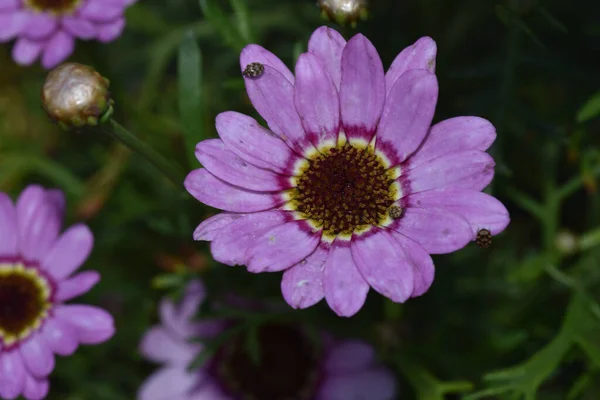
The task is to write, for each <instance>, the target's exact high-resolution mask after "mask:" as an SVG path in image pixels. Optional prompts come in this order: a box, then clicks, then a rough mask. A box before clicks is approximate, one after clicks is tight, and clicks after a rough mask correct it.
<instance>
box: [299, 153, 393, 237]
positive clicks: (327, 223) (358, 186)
mask: <svg viewBox="0 0 600 400" xmlns="http://www.w3.org/2000/svg"><path fill="white" fill-rule="evenodd" d="M392 183H393V179H392V178H391V177H390V175H389V174H388V172H387V169H386V168H385V166H384V165H383V164H382V162H381V160H380V159H379V158H378V157H377V156H376V155H375V154H374V153H373V152H372V151H371V150H370V149H357V148H355V147H353V146H351V145H349V144H346V145H345V146H344V147H341V148H334V149H331V150H330V152H329V153H328V154H320V155H319V156H317V157H316V158H314V159H312V160H311V163H310V166H309V167H308V168H307V169H306V170H305V171H304V172H303V173H302V175H301V176H300V177H299V178H298V180H297V186H296V193H295V196H294V198H295V200H296V201H297V210H298V211H300V212H302V213H304V214H306V216H307V217H308V218H309V219H311V220H313V221H314V222H316V223H317V224H319V225H320V226H322V228H323V232H324V233H325V234H326V235H329V236H335V235H338V234H340V233H344V234H351V233H352V232H353V231H354V230H355V229H357V228H360V227H364V226H366V225H377V224H378V223H379V222H380V221H381V220H382V219H384V218H385V216H386V213H387V210H388V208H389V207H390V206H391V205H392V203H393V202H394V200H393V198H392V194H391V191H390V185H391V184H392Z"/></svg>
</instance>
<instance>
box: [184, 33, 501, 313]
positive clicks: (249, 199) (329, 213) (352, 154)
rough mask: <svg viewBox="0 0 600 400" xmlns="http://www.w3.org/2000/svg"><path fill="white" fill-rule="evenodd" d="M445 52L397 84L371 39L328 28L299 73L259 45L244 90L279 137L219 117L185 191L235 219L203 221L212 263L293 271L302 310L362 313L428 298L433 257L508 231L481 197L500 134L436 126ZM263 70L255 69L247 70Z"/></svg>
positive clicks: (478, 122) (421, 52)
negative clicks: (318, 307) (321, 305)
mask: <svg viewBox="0 0 600 400" xmlns="http://www.w3.org/2000/svg"><path fill="white" fill-rule="evenodd" d="M435 56H436V45H435V42H434V41H433V40H432V39H430V38H427V37H424V38H421V39H419V40H418V41H417V42H416V43H415V44H414V45H413V46H410V47H408V48H406V49H405V50H403V51H402V52H401V53H400V54H399V55H398V56H397V57H396V59H395V60H394V62H393V63H392V66H391V67H390V68H389V70H388V72H387V73H384V70H383V65H382V63H381V60H380V58H379V55H378V54H377V51H376V50H375V48H374V47H373V45H372V44H371V42H369V40H368V39H367V38H365V37H364V36H363V35H360V34H358V35H356V36H354V37H353V38H352V39H350V41H349V42H348V43H346V41H345V40H344V39H343V38H342V37H341V36H340V34H339V33H338V32H336V31H335V30H333V29H330V28H327V27H321V28H319V29H317V30H316V31H315V32H314V33H313V35H312V37H311V39H310V42H309V44H308V52H307V53H304V54H302V55H301V56H300V57H299V59H298V62H297V64H296V70H295V72H296V74H295V76H294V74H292V72H290V70H288V69H287V67H286V66H285V65H284V64H283V62H281V60H279V59H278V58H277V57H276V56H275V55H273V54H272V53H270V52H268V51H267V50H265V49H264V48H262V47H260V46H257V45H250V46H247V47H246V48H245V49H244V50H243V51H242V54H241V67H242V70H244V71H245V74H244V76H245V82H246V89H247V91H248V95H249V97H250V100H251V101H252V104H253V105H254V107H255V108H256V110H257V111H258V113H259V114H260V115H261V116H262V117H263V118H264V119H265V120H266V122H267V124H268V125H269V128H270V130H267V129H265V128H263V127H261V126H260V125H259V124H258V123H257V122H256V121H255V120H254V119H252V118H250V117H247V116H245V115H242V114H239V113H236V112H225V113H222V114H220V115H219V116H217V121H216V127H217V131H218V133H219V136H220V139H209V140H205V141H203V142H201V143H199V144H198V146H197V148H196V156H197V157H198V160H199V161H200V162H201V163H202V165H203V167H204V168H201V169H197V170H195V171H192V172H191V173H190V174H189V175H188V177H187V179H186V181H185V187H186V188H187V190H188V191H189V192H190V193H191V194H192V195H193V196H194V197H196V198H197V199H198V200H200V201H201V202H203V203H205V204H208V205H210V206H212V207H216V208H220V209H222V210H225V211H226V212H224V213H221V214H218V215H216V216H215V217H213V218H210V219H208V220H206V221H204V222H203V223H201V224H200V225H199V226H198V228H197V229H196V231H195V233H194V238H195V239H196V240H209V241H212V243H211V251H212V254H213V256H214V258H215V259H216V260H217V261H219V262H221V263H223V264H227V265H236V264H239V265H247V267H248V270H249V271H251V272H255V273H258V272H266V271H285V273H284V275H283V280H282V284H281V286H282V291H283V295H284V297H285V299H286V300H287V302H288V303H289V304H290V305H291V306H293V307H297V308H304V307H309V306H311V305H313V304H315V303H317V302H318V301H320V300H321V299H322V298H323V297H324V298H325V299H326V300H327V303H328V304H329V306H330V307H331V308H332V309H333V310H334V311H335V312H336V313H337V314H339V315H341V316H350V315H353V314H355V313H356V312H357V311H358V310H359V309H360V308H361V307H362V305H363V303H364V301H365V298H366V296H367V292H368V291H369V287H372V288H373V289H375V290H376V291H377V292H379V293H381V294H383V295H384V296H386V297H388V298H390V299H391V300H393V301H395V302H404V301H406V300H407V299H409V298H410V297H414V296H419V295H421V294H423V293H425V292H426V291H427V290H428V289H429V287H430V285H431V283H432V281H433V277H434V266H433V262H432V260H431V257H430V256H429V255H430V254H443V253H450V252H453V251H455V250H458V249H460V248H462V247H464V246H465V245H467V244H468V243H469V242H470V241H472V240H474V239H475V238H476V237H477V234H478V232H479V231H480V230H482V231H483V232H485V233H488V231H489V233H491V234H497V233H499V232H501V231H502V230H503V229H504V228H505V227H506V226H507V224H508V222H509V216H508V212H507V211H506V208H505V207H504V206H503V205H502V204H501V203H500V202H499V201H498V200H496V199H495V198H493V197H491V196H489V195H487V194H483V193H481V192H480V191H481V190H482V189H483V188H484V187H486V186H487V185H488V184H489V183H490V181H491V180H492V177H493V175H494V160H493V159H492V158H491V157H490V156H489V155H488V154H487V153H486V152H485V150H486V149H487V148H488V147H489V146H490V145H491V144H492V142H493V141H494V139H495V136H496V133H495V130H494V127H493V126H492V124H490V123H489V122H488V121H486V120H485V119H482V118H478V117H458V118H452V119H448V120H445V121H442V122H440V123H438V124H436V125H434V126H431V121H432V118H433V114H434V111H435V106H436V102H437V96H438V83H437V79H436V76H435V74H434V68H435ZM252 63H259V64H261V65H262V68H261V67H260V66H258V65H257V64H255V65H253V66H252V68H248V70H246V67H247V66H248V65H250V64H252Z"/></svg>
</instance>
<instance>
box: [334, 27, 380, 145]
mask: <svg viewBox="0 0 600 400" xmlns="http://www.w3.org/2000/svg"><path fill="white" fill-rule="evenodd" d="M384 101H385V77H384V73H383V65H382V64H381V59H380V58H379V54H377V50H375V47H374V46H373V44H372V43H371V42H370V41H369V39H367V38H366V37H364V36H363V35H361V34H360V33H359V34H358V35H355V36H354V37H353V38H352V39H350V41H349V42H348V44H347V45H346V47H345V48H344V51H343V54H342V81H341V85H340V111H341V116H342V125H343V129H344V132H345V133H346V135H347V136H348V137H349V138H352V137H360V138H363V139H366V140H370V139H371V137H372V136H373V134H374V133H375V128H376V127H377V123H378V122H379V118H380V117H381V112H382V111H383V103H384Z"/></svg>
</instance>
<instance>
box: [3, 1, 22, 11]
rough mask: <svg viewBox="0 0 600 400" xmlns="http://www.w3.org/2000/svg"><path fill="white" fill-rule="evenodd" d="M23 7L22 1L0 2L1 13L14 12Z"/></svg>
mask: <svg viewBox="0 0 600 400" xmlns="http://www.w3.org/2000/svg"><path fill="white" fill-rule="evenodd" d="M20 6H21V0H0V11H2V12H5V11H12V10H15V9H17V8H18V7H20Z"/></svg>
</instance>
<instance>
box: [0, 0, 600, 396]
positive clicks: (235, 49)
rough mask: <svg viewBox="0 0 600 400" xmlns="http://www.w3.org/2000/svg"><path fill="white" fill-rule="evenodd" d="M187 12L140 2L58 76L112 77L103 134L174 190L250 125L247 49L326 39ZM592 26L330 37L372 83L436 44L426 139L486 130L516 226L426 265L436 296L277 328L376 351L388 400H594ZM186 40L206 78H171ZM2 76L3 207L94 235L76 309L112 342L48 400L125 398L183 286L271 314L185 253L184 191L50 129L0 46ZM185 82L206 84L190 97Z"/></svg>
mask: <svg viewBox="0 0 600 400" xmlns="http://www.w3.org/2000/svg"><path fill="white" fill-rule="evenodd" d="M201 3H202V5H203V6H204V12H203V10H202V8H201V7H200V5H199V4H198V3H197V2H196V1H193V0H170V1H162V0H161V1H159V0H141V1H139V3H138V4H136V5H134V6H133V7H131V9H129V10H128V12H127V17H128V26H127V29H126V31H125V33H124V35H123V36H122V37H121V39H120V40H118V41H116V42H114V43H111V44H108V45H102V44H99V43H93V42H89V43H81V42H80V43H78V47H77V50H76V52H75V54H74V55H73V56H72V57H71V58H70V60H71V61H77V62H82V63H86V64H90V65H93V66H94V67H95V68H96V69H97V70H99V71H100V72H101V73H102V74H103V75H104V76H106V77H108V78H109V79H110V80H111V89H112V91H113V94H114V99H115V101H116V112H115V118H116V119H117V120H118V121H120V122H121V123H122V124H123V125H125V126H126V127H127V128H128V129H130V130H131V131H132V132H134V133H136V134H137V135H138V136H140V137H141V138H143V139H144V140H147V141H148V142H149V143H150V144H151V145H152V146H153V147H155V148H156V149H158V150H159V151H160V152H161V153H162V154H164V155H165V156H167V157H169V158H170V159H171V160H172V161H173V162H175V163H178V164H180V165H181V166H182V167H183V168H185V170H189V169H191V168H196V167H197V166H198V165H197V164H196V163H192V157H191V156H192V150H191V148H190V144H191V143H195V142H197V141H198V140H199V139H201V138H206V137H214V136H216V132H215V130H214V117H215V115H216V114H218V113H219V112H222V111H226V110H236V111H240V112H245V113H248V114H252V115H255V113H254V111H253V110H252V108H251V106H250V103H249V101H248V99H247V97H246V94H245V90H244V86H243V81H242V78H241V75H240V73H239V64H238V55H239V50H240V49H241V48H242V47H243V46H244V45H245V44H247V43H249V42H255V43H259V44H261V45H263V46H265V47H267V48H268V49H270V50H272V51H273V52H274V53H276V54H277V55H279V56H280V57H281V58H282V59H283V60H284V61H285V62H286V63H287V64H288V66H293V62H294V60H295V58H296V57H297V55H298V54H300V53H301V52H302V51H305V48H306V43H307V40H308V38H309V36H310V34H311V32H312V31H313V30H314V29H315V28H317V27H318V26H320V25H322V24H324V23H326V22H325V21H324V20H322V19H321V17H320V14H319V11H318V9H317V8H316V6H315V4H314V2H313V1H312V0H246V1H243V0H238V1H237V2H236V1H232V2H231V3H230V2H229V1H225V0H213V1H201ZM232 5H233V7H234V8H235V7H236V6H240V5H246V6H247V10H248V14H247V15H244V14H243V13H241V14H240V12H239V10H240V9H239V8H237V9H236V10H237V13H236V12H234V8H232ZM215 7H216V8H215ZM211 10H212V12H211ZM219 13H222V15H221V17H222V18H219V16H220V15H219ZM598 15H600V3H597V2H593V1H591V0H587V1H585V0H576V1H568V2H567V1H561V0H538V1H536V0H506V1H482V0H456V1H446V0H419V1H414V0H413V1H410V0H378V1H372V6H371V15H370V18H369V19H368V20H367V21H364V22H361V23H359V24H358V26H357V27H356V29H351V28H350V27H345V28H340V27H338V26H335V25H333V24H331V26H333V27H336V28H337V29H341V32H342V33H343V34H344V35H345V36H346V38H349V37H350V36H351V35H353V34H354V33H356V32H362V33H364V34H365V35H366V36H367V37H369V38H370V40H371V41H372V42H373V43H374V44H375V46H376V47H377V49H378V50H379V52H380V54H381V57H382V59H383V62H384V65H385V66H389V64H390V63H391V61H392V60H393V58H394V57H395V55H396V54H397V53H398V52H399V51H400V50H402V49H403V48H404V47H406V46H408V45H410V44H412V43H413V42H414V41H415V40H416V39H418V38H419V37H420V36H424V35H427V36H431V37H433V38H434V39H435V40H436V41H437V44H438V59H437V74H438V77H439V81H440V98H439V102H438V108H437V113H436V116H435V119H436V121H439V120H442V119H444V118H447V117H451V116H458V115H478V116H482V117H485V118H487V119H489V120H491V121H492V122H493V123H494V124H495V125H496V127H497V129H498V139H497V141H496V143H495V145H494V147H493V148H492V150H491V152H492V154H493V155H494V157H495V159H496V162H497V167H496V178H495V180H494V182H493V184H492V185H491V186H490V187H489V188H488V189H487V190H486V191H487V192H489V193H492V194H493V195H494V196H496V197H498V198H499V199H501V200H502V201H503V202H504V203H505V204H506V205H507V207H508V209H509V211H510V213H511V217H512V223H511V225H509V227H508V229H507V230H506V231H505V232H504V233H503V234H502V235H500V236H498V237H496V238H494V243H493V246H492V247H491V248H490V249H486V250H483V249H479V248H477V247H476V246H475V245H474V244H472V245H470V246H468V247H467V248H465V249H463V250H461V251H459V252H457V253H454V254H451V255H443V256H434V261H435V263H436V266H437V276H436V280H435V282H434V285H433V287H432V288H431V290H430V291H429V292H428V293H427V294H426V295H425V296H423V297H421V298H417V299H413V300H411V301H409V302H408V303H406V304H405V305H396V304H393V303H391V302H389V301H387V300H386V299H384V298H382V297H381V296H379V295H376V294H373V293H372V294H370V295H369V298H368V301H367V304H366V305H365V307H364V309H363V310H362V311H361V312H360V313H359V314H357V315H356V316H355V317H354V318H352V319H341V318H338V317H336V316H335V315H334V314H333V313H332V312H331V311H330V310H329V309H328V308H327V307H326V306H325V305H324V304H320V305H318V306H316V307H314V308H311V309H309V310H305V311H297V312H293V311H291V310H290V313H289V314H286V317H288V318H289V317H291V318H297V319H298V320H301V321H305V322H310V323H312V324H313V325H315V326H317V327H320V328H326V329H329V330H331V331H333V332H336V333H338V334H340V335H342V336H348V335H350V336H357V337H364V338H367V339H369V340H371V341H372V342H373V343H374V344H375V345H376V346H377V347H378V349H380V351H381V354H382V356H384V357H383V358H384V359H385V361H386V362H388V363H389V365H390V366H391V367H392V368H394V370H395V371H397V373H398V379H399V382H400V389H401V393H402V396H401V397H402V398H403V399H412V398H415V399H419V400H438V399H444V398H448V399H454V398H464V399H476V398H483V396H484V395H485V394H487V395H489V397H487V398H492V399H507V400H512V399H544V400H546V399H547V400H553V399H557V400H558V399H587V400H592V399H598V398H600V306H599V305H598V303H597V302H598V301H600V291H599V288H600V248H599V246H598V245H599V244H600V195H599V192H598V187H597V185H598V183H597V182H598V179H599V177H600V150H599V147H598V146H599V144H600V132H599V121H600V118H598V117H597V116H598V114H600V95H596V96H595V97H594V94H595V93H596V92H597V91H598V90H599V89H600V74H599V71H600V57H599V52H600V20H599V18H598ZM246 24H247V25H246ZM184 38H187V39H186V40H187V41H184V46H188V47H187V48H186V49H188V50H189V49H190V48H191V49H193V48H194V43H195V42H194V40H192V39H195V40H197V44H198V46H199V48H200V49H201V53H202V57H201V58H202V62H201V69H200V67H198V68H197V69H195V68H194V64H193V63H192V64H191V67H190V62H189V55H190V53H189V51H184V52H183V53H182V54H183V57H182V58H180V62H179V63H178V61H177V57H178V48H179V46H180V45H181V43H182V40H183V39H184ZM190 46H191V47H190ZM186 62H187V64H186V65H187V69H186V68H178V66H183V65H184V64H185V63H186ZM0 71H1V74H0V190H2V191H8V192H10V193H11V194H13V195H14V196H16V195H17V194H18V192H19V191H20V190H21V189H22V188H23V187H24V186H25V185H26V184H28V183H32V182H38V183H42V184H44V185H46V186H54V187H60V188H62V189H63V190H64V191H65V192H66V194H67V196H68V200H69V215H68V222H69V223H72V222H75V221H79V220H86V221H87V223H89V225H90V226H91V228H92V229H93V231H94V232H95V236H96V245H95V248H94V251H93V253H92V255H91V257H90V259H89V260H88V262H87V263H86V265H85V268H90V269H98V270H99V271H101V273H102V276H103V280H102V282H101V283H100V284H99V285H98V286H97V287H96V288H95V289H93V291H92V292H90V293H89V294H87V295H86V296H84V298H82V301H85V302H89V303H94V304H98V305H100V306H102V307H105V308H107V309H108V310H110V312H111V313H112V314H113V315H114V316H115V319H116V323H117V327H118V331H117V335H116V336H115V337H114V338H113V339H112V340H111V341H110V342H108V343H106V344H103V345H101V346H96V347H85V348H82V349H80V351H78V352H77V353H76V355H75V356H73V357H69V358H65V359H59V360H58V362H57V368H56V371H55V372H54V374H53V376H52V393H51V395H50V398H51V399H61V400H79V399H81V400H125V399H132V398H134V397H135V392H136V389H137V387H138V386H139V384H140V382H141V381H142V380H143V379H144V377H145V376H147V375H148V374H149V373H150V372H151V371H152V370H153V367H152V366H151V365H149V364H146V363H145V362H143V360H142V359H141V357H140V356H139V355H138V353H137V344H138V342H139V339H140V337H141V335H142V334H143V332H144V331H145V330H146V329H147V328H148V327H149V326H150V325H151V324H152V323H154V322H155V320H156V316H155V314H156V301H157V300H158V299H159V298H160V297H161V296H163V295H165V294H167V293H168V294H172V295H176V294H177V292H178V291H179V290H180V289H181V286H182V284H183V283H184V282H185V280H186V279H188V277H190V276H193V275H197V274H201V275H202V276H203V279H205V280H206V282H207V284H208V287H209V291H210V296H211V298H217V297H219V296H221V295H222V294H223V293H226V292H229V291H237V292H240V293H242V294H243V295H246V296H252V297H256V298H260V299H273V300H280V299H281V295H280V293H279V279H280V276H279V274H271V275H267V274H262V275H259V276H256V275H252V274H249V273H246V272H245V271H244V269H243V268H242V267H239V268H230V267H225V266H220V265H216V264H215V263H214V261H211V259H210V256H209V253H208V247H207V245H206V244H205V243H194V242H193V240H192V237H191V234H192V231H193V229H194V227H195V226H196V225H197V223H198V222H199V221H200V220H201V219H202V218H204V217H206V216H208V215H210V213H212V212H213V211H212V210H209V209H207V208H205V207H203V206H202V205H201V204H199V203H198V202H196V201H195V200H193V199H192V198H191V197H190V196H189V195H187V193H185V192H184V191H183V189H182V187H175V186H173V185H172V184H171V183H170V182H169V181H167V180H166V179H165V178H164V177H163V176H162V175H161V174H160V173H158V172H157V171H156V170H155V169H154V168H153V167H152V165H150V164H148V163H147V162H146V161H145V160H144V159H142V158H141V157H139V156H137V155H132V154H130V153H129V152H128V151H127V150H124V148H123V147H121V145H120V144H117V143H115V142H114V141H113V140H111V139H110V138H109V137H104V136H101V135H94V134H89V133H88V134H83V133H76V132H62V131H60V130H58V128H57V127H55V126H53V125H51V124H50V123H49V122H48V121H47V120H46V118H45V116H44V115H43V113H42V111H41V109H40V103H39V91H40V88H41V85H42V82H43V79H44V76H45V71H43V70H41V68H40V67H39V66H35V67H31V68H19V67H17V66H16V65H14V63H13V62H12V60H11V59H10V45H8V44H5V45H2V47H0ZM199 71H201V76H200V79H201V84H198V85H194V83H193V80H192V81H191V83H190V81H189V79H192V78H190V77H191V76H193V73H194V72H199ZM178 72H179V73H180V74H179V75H178ZM190 73H192V75H190ZM178 77H179V79H183V80H184V84H183V85H180V84H178ZM179 83H181V82H179ZM179 87H183V88H188V89H190V88H191V89H192V90H184V91H181V92H180V91H179ZM194 99H195V100H199V101H200V102H201V107H200V108H198V109H196V108H194V102H193V101H194ZM180 105H181V110H182V111H183V114H184V118H183V119H181V118H180ZM186 110H187V112H186ZM182 121H184V122H182ZM560 232H563V233H564V232H570V234H571V235H572V239H573V240H574V248H573V251H572V252H571V253H568V254H567V253H565V251H563V250H561V247H560V246H557V235H558V234H559V233H560ZM563 236H564V235H563ZM190 253H195V255H194V256H193V257H190ZM166 257H171V261H168V260H169V259H167V261H165V259H166ZM174 258H175V259H178V260H179V261H173V259H174ZM498 371H501V372H500V373H498Z"/></svg>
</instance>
